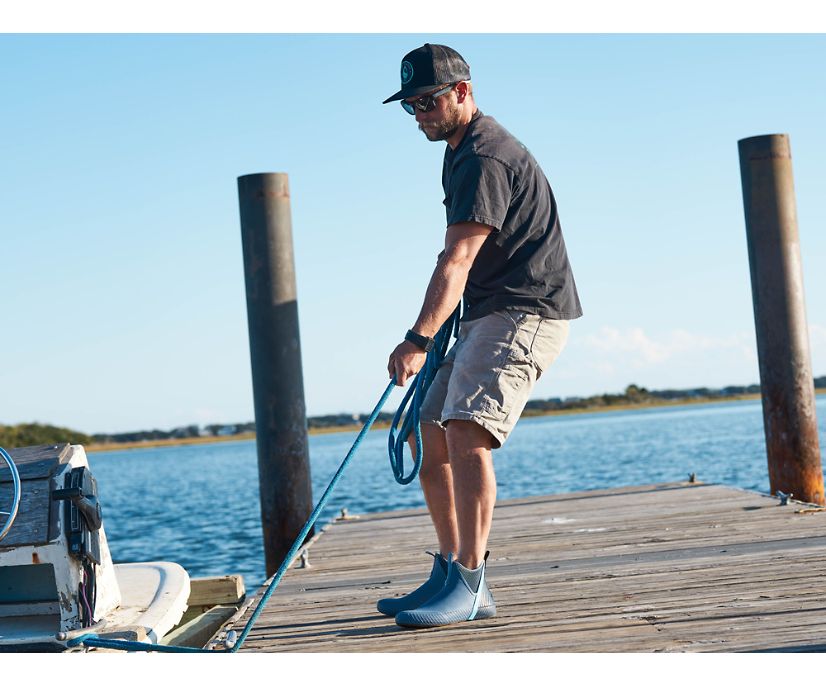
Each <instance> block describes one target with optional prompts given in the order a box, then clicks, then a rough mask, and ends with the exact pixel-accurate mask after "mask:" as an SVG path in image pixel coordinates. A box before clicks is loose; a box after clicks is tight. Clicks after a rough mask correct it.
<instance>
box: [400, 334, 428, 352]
mask: <svg viewBox="0 0 826 685" xmlns="http://www.w3.org/2000/svg"><path fill="white" fill-rule="evenodd" d="M404 339H405V340H407V341H408V342H412V343H413V344H414V345H415V346H416V347H419V348H421V349H423V350H424V351H425V352H430V350H432V349H433V345H435V344H436V341H435V340H434V339H433V338H428V337H427V336H426V335H420V334H419V333H416V331H414V330H409V331H407V335H405V336H404Z"/></svg>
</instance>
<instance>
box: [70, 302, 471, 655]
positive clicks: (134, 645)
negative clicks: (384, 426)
mask: <svg viewBox="0 0 826 685" xmlns="http://www.w3.org/2000/svg"><path fill="white" fill-rule="evenodd" d="M460 317H461V311H460V307H456V310H455V311H454V312H453V314H451V316H450V317H449V318H448V320H447V321H446V322H445V323H444V324H443V325H442V327H441V328H440V329H439V332H438V333H437V334H436V337H435V338H434V340H435V344H434V345H433V349H432V350H430V352H428V353H427V359H426V361H425V365H424V366H423V367H422V369H421V371H419V373H418V374H417V375H416V380H415V382H414V383H413V384H411V386H410V388H409V389H408V391H407V393H406V394H405V396H404V399H403V400H402V403H401V404H400V405H399V408H398V410H397V411H396V414H395V416H394V417H393V422H392V425H391V427H390V439H389V444H388V449H389V452H390V465H391V467H392V469H393V476H394V477H395V479H396V481H397V482H398V483H401V484H402V485H407V484H408V483H410V482H411V481H412V480H413V479H414V478H415V477H416V476H417V475H418V473H419V470H420V469H421V465H422V431H421V426H420V424H419V410H420V408H421V405H422V401H423V400H424V396H425V394H426V393H427V389H428V388H429V387H430V383H431V382H432V381H433V377H434V376H435V375H436V370H437V369H438V368H439V365H440V364H441V363H442V360H443V359H444V358H445V354H446V353H447V348H448V347H449V346H450V338H451V336H452V335H456V334H458V330H459V319H460ZM395 385H396V379H395V377H394V378H393V379H392V380H391V381H390V383H389V384H388V386H387V388H385V390H384V393H383V394H382V396H381V398H380V399H379V401H378V404H376V407H375V408H374V409H373V412H372V413H371V414H370V416H369V418H368V419H367V421H365V423H364V426H362V428H361V431H360V432H359V434H358V436H357V437H356V440H355V442H354V443H353V446H352V447H351V448H350V451H349V452H348V453H347V456H346V457H344V461H342V462H341V465H340V466H339V467H338V471H336V473H335V475H334V476H333V479H332V480H331V481H330V484H329V485H328V486H327V489H326V490H325V491H324V494H323V495H322V496H321V499H319V500H318V504H316V506H315V509H313V512H312V513H311V514H310V518H308V519H307V522H306V523H305V524H304V527H303V528H302V529H301V531H300V532H299V533H298V535H297V536H296V538H295V542H293V545H292V547H290V550H289V551H288V552H287V555H286V556H285V557H284V561H282V562H281V566H280V567H279V568H278V570H277V571H276V573H275V575H274V576H273V577H272V580H271V581H270V584H269V587H267V589H266V591H265V592H264V594H263V595H262V597H261V599H260V600H259V602H258V605H257V606H256V608H255V611H253V613H252V616H250V619H249V621H247V624H246V626H244V630H243V631H241V634H240V635H239V636H238V638H237V640H235V641H234V643H231V644H230V642H231V641H228V643H227V647H228V649H227V650H226V652H229V653H232V652H237V651H238V650H239V649H241V645H242V644H244V640H246V639H247V636H248V635H249V633H250V631H251V630H252V627H253V625H255V622H256V621H257V620H258V617H259V616H260V615H261V612H262V611H263V610H264V607H265V606H266V604H267V602H268V601H269V599H270V597H271V596H272V593H273V592H275V589H276V588H277V587H278V585H279V583H280V582H281V578H282V577H283V576H284V574H285V573H286V572H287V569H288V568H289V567H290V565H291V564H292V562H293V561H294V560H295V558H296V556H297V555H298V552H299V550H300V549H301V546H302V545H303V544H304V540H305V539H306V537H307V535H308V533H309V532H310V529H311V528H312V527H313V525H314V524H315V522H316V520H317V519H318V517H319V515H320V514H321V511H322V510H323V509H324V506H325V504H326V503H327V500H328V499H329V498H330V494H331V493H332V491H333V488H335V486H336V484H337V483H338V481H339V479H340V478H341V475H342V473H344V469H345V468H347V464H349V462H350V460H351V459H352V457H353V455H354V454H355V453H356V451H357V450H358V448H359V445H361V442H362V440H364V437H365V436H366V435H367V432H368V431H369V430H370V427H371V426H372V425H373V423H375V421H376V418H377V417H378V415H379V412H380V411H381V408H382V407H383V406H384V404H385V402H387V399H388V398H389V397H390V395H391V393H392V392H393V388H394V387H395ZM408 404H410V410H409V411H407V413H406V414H405V407H406V406H407V405H408ZM403 414H405V417H404V423H403V424H402V427H401V431H398V435H397V428H398V425H399V422H400V421H401V417H402V415H403ZM413 430H415V435H416V454H415V455H414V465H413V470H412V471H411V472H410V474H409V475H408V476H404V468H403V466H404V464H403V457H404V443H405V441H406V440H407V438H408V437H409V436H410V433H411V431H413ZM81 644H82V645H84V646H85V647H102V648H106V649H119V650H123V651H127V652H178V653H181V652H207V653H209V652H211V650H207V649H203V648H197V647H176V646H174V645H156V644H147V643H145V642H131V641H126V640H107V639H103V638H100V637H98V636H97V635H95V634H94V633H85V634H83V635H79V636H77V637H75V638H73V639H72V640H69V641H68V642H67V643H66V646H67V647H75V646H78V645H81ZM216 653H218V654H220V653H224V652H216Z"/></svg>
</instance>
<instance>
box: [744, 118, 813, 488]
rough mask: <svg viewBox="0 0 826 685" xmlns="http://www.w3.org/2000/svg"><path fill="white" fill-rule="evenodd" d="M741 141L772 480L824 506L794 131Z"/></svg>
mask: <svg viewBox="0 0 826 685" xmlns="http://www.w3.org/2000/svg"><path fill="white" fill-rule="evenodd" d="M738 146H739V151H740V174H741V179H742V184H743V205H744V209H745V216H746V236H747V240H748V250H749V268H750V271H751V284H752V301H753V304H754V321H755V328H756V331H757V352H758V358H759V366H760V385H761V393H762V397H763V424H764V428H765V432H766V451H767V455H768V462H769V485H770V488H771V492H772V493H773V494H774V493H777V492H778V491H782V492H784V493H787V494H788V493H793V494H794V496H795V498H797V499H800V500H803V501H806V502H814V503H816V504H824V498H823V469H822V467H821V463H820V445H819V441H818V432H817V417H816V414H815V393H814V381H813V378H812V364H811V358H810V355H809V330H808V326H807V324H806V306H805V302H804V297H803V270H802V266H801V260H800V241H799V237H798V228H797V212H796V207H795V195H794V181H793V176H792V156H791V147H790V144H789V137H788V135H786V134H776V135H764V136H755V137H753V138H744V139H743V140H740V141H739V143H738Z"/></svg>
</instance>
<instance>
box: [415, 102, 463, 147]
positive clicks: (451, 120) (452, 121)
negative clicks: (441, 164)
mask: <svg viewBox="0 0 826 685" xmlns="http://www.w3.org/2000/svg"><path fill="white" fill-rule="evenodd" d="M460 119H461V114H460V113H459V107H458V105H453V107H451V108H450V109H449V110H448V111H447V112H446V113H445V118H444V119H442V120H441V121H434V122H428V123H422V124H419V130H420V131H421V132H422V133H424V134H425V136H427V139H428V140H430V141H434V142H435V141H437V140H447V139H448V138H450V137H451V136H452V135H453V134H454V133H456V131H458V130H459V120H460Z"/></svg>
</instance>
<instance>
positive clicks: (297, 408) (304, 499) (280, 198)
mask: <svg viewBox="0 0 826 685" xmlns="http://www.w3.org/2000/svg"><path fill="white" fill-rule="evenodd" d="M238 199H239V205H240V213H241V240H242V246H243V253H244V275H245V282H246V294H247V321H248V326H249V340H250V360H251V366H252V387H253V397H254V401H255V432H256V440H257V447H258V477H259V489H260V495H261V524H262V526H263V535H264V555H265V560H266V567H267V575H268V576H271V575H273V574H274V573H275V572H276V570H277V569H278V567H279V565H280V564H281V562H282V561H283V559H284V557H285V556H286V554H287V552H288V551H289V549H290V547H291V546H292V543H293V542H294V540H295V538H296V536H297V535H298V533H299V532H300V531H301V528H302V526H303V525H304V524H305V523H306V521H307V519H308V518H309V517H310V514H311V513H312V509H313V504H312V488H311V484H310V459H309V445H308V441H307V415H306V409H305V404H304V380H303V375H302V367H301V342H300V338H299V330H298V301H297V297H296V281H295V264H294V260H293V239H292V220H291V217H290V191H289V183H288V178H287V174H249V175H246V176H241V177H239V178H238ZM311 534H312V531H311Z"/></svg>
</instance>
